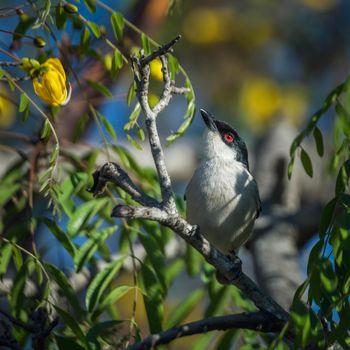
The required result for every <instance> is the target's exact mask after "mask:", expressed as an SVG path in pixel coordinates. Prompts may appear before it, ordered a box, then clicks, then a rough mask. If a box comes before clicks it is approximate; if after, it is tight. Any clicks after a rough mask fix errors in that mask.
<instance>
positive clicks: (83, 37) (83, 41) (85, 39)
mask: <svg viewBox="0 0 350 350" xmlns="http://www.w3.org/2000/svg"><path fill="white" fill-rule="evenodd" d="M90 38H91V35H90V31H89V29H88V28H86V27H85V28H84V29H83V30H82V31H81V34H80V48H81V49H82V50H83V51H85V50H87V49H88V47H89V43H90Z"/></svg>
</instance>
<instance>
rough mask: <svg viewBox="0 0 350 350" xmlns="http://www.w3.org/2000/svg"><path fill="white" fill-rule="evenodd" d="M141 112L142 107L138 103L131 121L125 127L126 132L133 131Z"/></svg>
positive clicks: (130, 118) (131, 115)
mask: <svg viewBox="0 0 350 350" xmlns="http://www.w3.org/2000/svg"><path fill="white" fill-rule="evenodd" d="M140 112H141V105H140V104H139V103H136V105H135V107H134V109H133V111H132V112H131V114H130V117H129V121H128V122H127V123H126V124H125V125H124V130H125V131H129V130H131V129H132V128H133V127H134V126H135V124H136V123H137V119H138V117H139V115H140Z"/></svg>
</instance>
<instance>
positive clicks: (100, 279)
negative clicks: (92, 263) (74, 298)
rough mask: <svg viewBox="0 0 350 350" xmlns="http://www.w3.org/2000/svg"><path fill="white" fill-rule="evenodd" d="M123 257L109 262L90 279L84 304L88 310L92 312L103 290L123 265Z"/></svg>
mask: <svg viewBox="0 0 350 350" xmlns="http://www.w3.org/2000/svg"><path fill="white" fill-rule="evenodd" d="M124 259H125V257H124V256H123V257H120V258H118V259H117V260H115V261H113V262H112V263H110V264H109V265H108V266H107V267H106V268H104V269H103V270H102V271H100V272H99V273H98V274H97V275H96V276H95V278H94V279H93V280H92V281H91V283H90V285H89V287H88V289H87V291H86V298H85V304H86V308H87V309H88V311H89V312H92V311H93V310H94V309H95V307H96V305H97V304H98V303H99V301H100V299H101V297H102V294H103V292H104V291H105V289H106V288H107V287H108V286H109V284H110V283H111V282H112V280H113V278H114V276H115V275H116V274H117V273H118V271H119V270H120V268H121V267H122V265H123V262H124Z"/></svg>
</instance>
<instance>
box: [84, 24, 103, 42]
mask: <svg viewBox="0 0 350 350" xmlns="http://www.w3.org/2000/svg"><path fill="white" fill-rule="evenodd" d="M86 24H87V25H88V26H89V28H90V29H91V31H92V32H93V33H94V35H95V37H96V38H97V39H98V38H99V37H100V36H101V30H100V26H99V25H98V24H97V23H95V22H91V21H88V22H87V23H86Z"/></svg>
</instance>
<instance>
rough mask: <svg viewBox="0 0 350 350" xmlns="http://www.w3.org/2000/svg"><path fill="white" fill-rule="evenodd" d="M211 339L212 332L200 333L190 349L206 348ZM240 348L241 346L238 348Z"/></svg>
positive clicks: (201, 349) (200, 349) (199, 349)
mask: <svg viewBox="0 0 350 350" xmlns="http://www.w3.org/2000/svg"><path fill="white" fill-rule="evenodd" d="M212 340H213V334H212V332H208V333H205V334H201V335H200V336H199V337H198V338H197V339H196V340H195V341H194V342H193V343H192V344H191V350H203V349H208V345H209V343H210V342H211V341H212ZM249 346H250V345H249ZM240 349H242V348H240Z"/></svg>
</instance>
